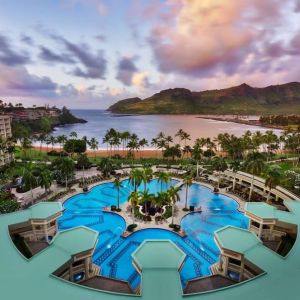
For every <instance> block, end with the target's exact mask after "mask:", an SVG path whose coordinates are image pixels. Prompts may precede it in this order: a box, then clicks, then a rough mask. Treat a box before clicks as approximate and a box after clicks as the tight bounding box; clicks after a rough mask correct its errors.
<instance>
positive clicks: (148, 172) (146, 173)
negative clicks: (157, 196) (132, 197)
mask: <svg viewBox="0 0 300 300" xmlns="http://www.w3.org/2000/svg"><path fill="white" fill-rule="evenodd" d="M152 178H153V171H152V169H151V168H145V169H144V170H143V172H142V181H143V183H144V191H146V189H147V184H148V183H149V182H150V181H151V179H152Z"/></svg>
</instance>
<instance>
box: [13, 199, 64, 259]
mask: <svg viewBox="0 0 300 300" xmlns="http://www.w3.org/2000/svg"><path fill="white" fill-rule="evenodd" d="M62 211H63V208H62V205H61V203H60V202H43V203H38V204H36V205H33V206H31V207H30V208H29V209H27V210H26V212H27V219H26V220H24V221H22V222H19V223H15V224H10V225H9V226H8V230H9V234H10V236H11V237H12V240H13V241H15V243H16V244H18V245H20V243H22V248H21V249H19V250H20V251H26V253H24V254H25V255H26V256H29V257H30V256H32V255H34V254H36V253H38V252H40V251H41V250H43V249H44V248H46V247H47V246H48V245H49V243H50V241H51V240H52V239H53V237H54V236H55V235H56V233H57V231H58V226H57V219H58V218H59V217H60V216H61V215H62Z"/></svg>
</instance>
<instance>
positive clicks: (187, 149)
mask: <svg viewBox="0 0 300 300" xmlns="http://www.w3.org/2000/svg"><path fill="white" fill-rule="evenodd" d="M182 152H183V155H184V154H186V158H188V156H189V154H191V153H192V148H191V146H189V145H186V146H184V147H183V150H182Z"/></svg>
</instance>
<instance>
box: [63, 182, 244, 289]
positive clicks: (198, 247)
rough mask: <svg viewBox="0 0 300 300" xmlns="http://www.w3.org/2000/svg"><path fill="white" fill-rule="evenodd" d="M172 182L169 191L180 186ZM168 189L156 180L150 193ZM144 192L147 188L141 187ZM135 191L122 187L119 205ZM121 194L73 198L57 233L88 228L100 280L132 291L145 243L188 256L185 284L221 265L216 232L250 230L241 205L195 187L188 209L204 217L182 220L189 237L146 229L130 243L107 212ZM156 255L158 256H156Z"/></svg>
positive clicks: (97, 191)
mask: <svg viewBox="0 0 300 300" xmlns="http://www.w3.org/2000/svg"><path fill="white" fill-rule="evenodd" d="M177 183H178V181H176V180H172V181H171V182H170V183H169V184H168V186H170V185H176V184H177ZM168 186H167V185H166V184H163V186H162V187H161V184H160V183H158V181H157V180H156V179H153V180H152V181H151V182H150V184H148V186H147V188H148V189H149V190H150V192H151V193H157V192H158V191H160V190H161V188H162V189H163V190H166V189H167V188H168ZM139 188H140V189H143V188H144V186H140V187H139ZM132 190H133V188H132V186H131V185H130V183H129V182H128V180H124V181H123V188H122V189H121V190H120V203H121V204H122V203H124V202H126V201H127V198H128V196H129V194H130V192H131V191H132ZM180 198H181V203H182V204H184V202H185V189H183V190H182V191H181V192H180ZM116 199H117V190H116V189H115V188H114V185H113V183H104V184H100V185H98V186H96V187H94V188H93V189H92V190H91V191H90V192H89V193H86V194H79V195H76V196H74V197H71V198H70V199H69V200H67V201H66V202H65V203H64V208H65V211H64V214H63V216H62V217H61V218H60V219H59V229H60V230H64V229H68V228H71V227H75V226H79V225H85V226H87V227H90V228H92V229H94V230H97V231H98V232H99V241H98V244H97V246H96V249H95V252H94V255H93V261H94V263H95V264H97V265H99V266H100V268H101V274H102V275H104V276H109V277H113V278H118V279H123V280H127V281H128V282H129V283H130V284H131V286H132V287H133V288H135V287H137V286H138V284H139V282H140V276H139V274H138V273H137V271H136V270H135V269H134V267H133V265H132V260H131V254H132V253H133V252H134V250H135V249H136V248H137V247H138V246H139V245H140V244H141V243H142V242H143V241H144V240H146V239H169V240H172V241H173V242H174V243H175V244H176V245H177V246H178V247H179V248H181V249H182V250H183V251H184V252H185V253H186V255H187V256H186V260H185V263H184V266H183V268H182V270H181V273H180V275H181V280H182V284H183V285H185V284H186V282H187V280H190V279H193V278H196V277H200V276H206V275H209V274H210V266H211V265H212V264H213V263H215V262H216V261H218V258H219V250H218V248H217V246H216V244H215V242H214V231H216V230H217V229H219V228H222V227H224V226H226V225H233V226H237V227H241V228H247V227H248V218H246V217H245V216H244V214H242V213H240V212H239V211H238V204H237V202H236V201H234V200H233V199H231V198H229V197H226V196H224V195H219V194H214V193H212V192H211V190H210V189H208V188H206V187H204V186H202V185H199V184H193V185H192V186H191V187H190V188H189V193H188V205H194V206H195V207H199V206H201V208H202V213H198V212H195V213H192V214H189V215H187V216H185V217H184V218H183V219H182V222H181V226H182V228H183V229H184V230H185V232H186V233H187V236H186V237H184V238H181V237H180V236H178V235H177V234H175V233H173V232H170V231H168V230H164V229H144V230H140V231H137V232H135V233H133V234H132V235H130V236H129V237H127V238H123V237H121V236H120V235H121V234H122V232H123V231H124V230H125V228H126V224H125V221H124V219H123V218H122V217H120V216H118V215H116V214H113V213H110V212H103V211H102V209H103V208H104V207H110V205H116ZM154 255H155V254H154Z"/></svg>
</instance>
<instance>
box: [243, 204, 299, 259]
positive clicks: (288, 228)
mask: <svg viewBox="0 0 300 300" xmlns="http://www.w3.org/2000/svg"><path fill="white" fill-rule="evenodd" d="M289 203H290V202H288V201H285V202H284V205H285V207H287V208H288V205H289ZM245 215H246V216H247V217H248V218H249V219H250V225H249V229H250V230H251V231H252V232H253V233H255V234H256V235H257V236H258V237H259V238H260V239H261V240H262V241H263V243H264V245H265V246H267V247H269V248H270V249H272V250H274V251H275V252H277V253H279V254H281V255H283V256H285V255H286V254H287V252H288V251H289V250H290V249H291V248H292V246H293V244H294V242H295V240H296V238H297V226H296V225H294V224H291V223H289V222H288V218H286V216H288V215H289V212H286V211H282V210H278V209H276V208H275V207H274V206H272V205H269V204H267V203H255V202H254V203H251V202H250V203H246V206H245Z"/></svg>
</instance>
